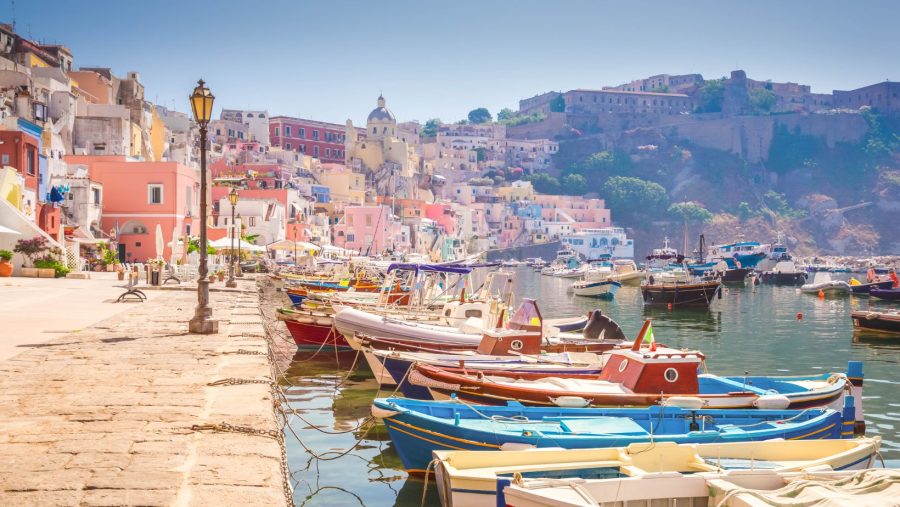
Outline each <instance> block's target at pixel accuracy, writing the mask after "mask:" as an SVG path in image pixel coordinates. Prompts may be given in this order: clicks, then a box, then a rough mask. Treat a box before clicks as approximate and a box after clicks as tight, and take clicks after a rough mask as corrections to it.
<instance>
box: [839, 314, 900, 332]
mask: <svg viewBox="0 0 900 507" xmlns="http://www.w3.org/2000/svg"><path fill="white" fill-rule="evenodd" d="M850 317H851V318H852V319H853V327H854V328H856V329H866V330H870V331H881V332H885V333H893V334H896V335H898V336H900V313H878V312H853V313H852V314H850Z"/></svg>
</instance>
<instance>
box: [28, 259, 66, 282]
mask: <svg viewBox="0 0 900 507" xmlns="http://www.w3.org/2000/svg"><path fill="white" fill-rule="evenodd" d="M34 267H36V268H38V269H52V270H53V271H55V272H56V273H55V276H56V278H60V277H63V276H66V275H67V274H69V268H68V267H66V266H65V265H63V264H62V263H60V262H59V261H58V260H56V259H54V258H53V257H50V256H45V257H41V258H40V259H38V260H36V261H34Z"/></svg>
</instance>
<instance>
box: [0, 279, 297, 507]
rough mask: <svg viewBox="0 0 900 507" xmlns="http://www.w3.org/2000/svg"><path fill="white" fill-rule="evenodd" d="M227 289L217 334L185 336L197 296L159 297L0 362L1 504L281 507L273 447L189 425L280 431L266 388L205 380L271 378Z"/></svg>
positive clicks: (253, 297) (257, 324)
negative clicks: (220, 383) (226, 425)
mask: <svg viewBox="0 0 900 507" xmlns="http://www.w3.org/2000/svg"><path fill="white" fill-rule="evenodd" d="M240 283H241V286H240V287H239V288H241V289H244V290H243V291H241V292H214V293H212V295H211V299H212V305H213V315H214V318H216V319H217V320H219V331H220V332H219V334H217V335H209V336H201V335H191V334H187V321H188V319H190V317H191V315H192V314H193V308H194V305H195V304H196V293H193V292H184V291H160V292H158V293H156V294H154V297H153V298H151V300H150V301H148V302H145V303H131V304H130V305H131V306H130V309H128V310H126V311H125V312H122V313H120V314H118V315H116V316H115V317H112V318H109V319H107V320H105V321H102V322H100V323H98V324H95V325H93V326H90V327H87V328H85V329H82V330H80V331H79V332H77V333H72V334H68V335H65V336H63V337H60V338H57V339H55V340H52V341H48V342H46V343H44V344H43V345H42V346H39V347H35V348H32V349H29V350H26V351H25V352H23V353H21V354H19V355H17V356H15V357H13V358H11V359H8V360H6V361H3V362H0V505H16V506H24V505H85V506H106V505H178V506H184V505H266V506H280V505H285V504H286V503H287V500H286V498H285V493H284V489H283V488H284V486H283V485H284V480H283V479H284V473H283V471H282V470H283V469H282V459H283V446H282V444H281V443H280V440H278V439H276V438H272V437H271V436H266V435H258V434H249V433H242V432H222V431H217V430H221V429H222V426H218V427H214V426H206V427H199V428H196V427H195V428H193V429H192V427H194V426H195V425H215V424H222V423H225V424H230V425H234V426H241V427H249V428H253V429H257V430H264V431H268V432H270V434H271V435H280V428H281V426H280V425H279V423H278V418H277V416H276V414H275V412H274V410H273V400H272V394H271V390H270V386H269V385H268V384H266V383H250V384H238V385H213V386H210V385H208V384H209V383H211V382H214V381H216V380H222V379H228V378H236V379H248V380H261V381H271V380H272V373H271V368H270V365H269V360H268V357H267V356H266V355H254V354H252V353H251V354H247V353H246V352H247V351H251V352H258V353H265V352H266V350H267V347H266V342H265V336H264V331H263V327H262V323H261V318H260V313H259V297H258V294H257V291H256V285H255V282H254V281H253V279H252V278H251V279H250V280H246V279H245V280H244V281H241V282H240ZM45 311H52V310H50V309H45ZM34 318H35V319H40V315H38V314H35V315H34ZM239 351H240V352H239Z"/></svg>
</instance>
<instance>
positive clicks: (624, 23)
mask: <svg viewBox="0 0 900 507" xmlns="http://www.w3.org/2000/svg"><path fill="white" fill-rule="evenodd" d="M0 5H3V9H2V13H0V21H3V22H7V23H8V22H11V21H12V20H13V9H12V7H13V2H12V0H0ZM898 14H900V3H897V2H890V1H887V0H878V1H871V2H862V3H861V4H854V5H852V6H850V5H847V4H845V3H840V2H836V1H834V0H828V1H815V2H814V1H798V2H789V3H782V2H774V1H762V2H754V3H752V4H749V3H748V4H733V5H727V6H723V5H722V4H721V2H713V1H710V0H702V1H697V2H692V3H691V4H690V5H688V6H684V5H673V4H667V3H657V2H648V3H645V4H642V5H641V6H635V5H633V4H623V3H621V2H617V3H616V2H599V1H598V2H594V1H585V0H577V1H570V2H563V3H559V4H548V3H546V2H539V1H536V0H521V1H517V2H508V3H500V2H474V1H472V0H460V1H455V2H453V3H452V4H451V3H433V2H428V3H424V2H413V1H410V0H402V1H394V2H384V3H372V2H365V1H350V0H347V1H334V2H327V3H325V2H322V3H311V2H291V1H288V0H275V1H272V2H265V3H261V4H254V5H252V8H249V7H248V4H246V3H244V2H236V1H234V0H222V1H218V2H217V1H212V0H201V1H196V2H189V3H188V2H181V3H179V2H174V1H172V0H162V1H159V2H153V3H152V4H151V5H149V6H146V5H144V6H142V5H139V4H137V3H134V2H124V3H123V2H117V1H115V0H96V1H92V2H90V8H89V9H87V8H85V5H84V4H81V5H77V4H76V3H73V2H66V1H63V0H43V1H37V0H35V1H30V2H27V3H26V2H24V1H22V0H19V1H18V2H15V21H16V30H17V31H18V32H19V33H20V34H22V35H24V36H26V37H31V38H33V39H36V40H39V41H42V42H46V43H59V44H64V45H66V46H67V47H69V48H70V49H71V50H72V52H73V53H74V55H75V66H76V67H81V66H100V67H110V68H112V69H113V71H114V73H115V74H116V75H120V76H122V75H124V74H125V73H126V72H127V71H132V70H134V71H137V72H139V73H140V74H141V77H142V81H143V83H144V85H145V92H146V95H145V97H146V99H147V100H150V101H153V102H156V103H158V104H160V105H163V106H166V107H169V108H174V109H177V110H180V111H187V110H188V104H187V95H188V94H189V93H190V91H191V89H192V88H193V86H194V83H195V82H196V81H197V79H199V78H201V77H202V78H203V79H205V80H206V81H207V82H208V83H209V86H210V88H211V89H212V91H213V93H214V94H215V95H216V98H217V100H216V106H217V107H216V109H217V110H219V109H221V108H234V109H243V108H248V109H267V110H268V111H269V113H270V115H273V116H274V115H287V116H303V117H308V118H313V119H317V120H322V121H331V122H335V123H343V122H344V120H346V119H347V118H351V119H353V121H354V122H355V123H361V122H363V121H364V119H365V117H366V115H367V114H368V112H369V111H370V110H371V109H372V108H373V107H374V106H375V99H376V97H377V96H378V94H379V93H383V94H384V96H385V98H386V99H387V103H388V107H389V108H391V109H392V110H393V111H394V113H395V114H396V115H397V117H398V118H399V119H400V120H413V119H416V120H419V121H423V122H424V121H425V120H427V119H428V118H433V117H437V118H441V119H442V120H444V121H446V122H452V121H456V120H459V119H461V118H464V117H465V116H466V114H467V112H468V111H469V110H471V109H474V108H476V107H487V108H488V109H489V110H490V111H491V112H492V113H493V114H494V115H496V113H497V111H499V110H500V109H501V108H503V107H509V108H512V109H516V108H517V107H518V101H519V100H520V99H522V98H526V97H530V96H533V95H536V94H539V93H543V92H547V91H552V90H556V91H566V90H570V89H574V88H601V87H603V86H614V85H618V84H622V83H625V82H628V81H631V80H633V79H638V78H643V77H648V76H650V75H654V74H663V73H668V74H687V73H699V74H702V75H703V76H704V77H705V78H707V79H709V78H716V77H721V76H726V75H728V74H729V73H730V71H732V70H734V69H743V70H745V71H747V75H748V76H749V77H751V78H753V79H759V80H766V79H771V80H773V81H779V82H781V81H791V82H796V83H801V84H808V85H811V86H812V91H813V92H816V93H831V91H832V90H835V89H838V90H846V89H853V88H858V87H861V86H865V85H869V84H873V83H876V82H880V81H884V80H885V79H893V80H896V79H897V78H898V74H900V72H898V70H900V63H898V61H900V60H898V59H897V58H896V55H897V54H900V38H897V37H896V36H895V35H893V30H894V28H895V27H894V26H893V24H894V23H895V22H896V21H897V20H898V19H900V16H898ZM204 15H205V16H207V17H206V18H205V19H204V20H202V21H201V17H202V16H204ZM684 18H688V20H687V21H684V20H682V21H677V22H676V21H675V20H680V19H684ZM735 20H738V21H739V23H736V22H735ZM891 55H893V56H891Z"/></svg>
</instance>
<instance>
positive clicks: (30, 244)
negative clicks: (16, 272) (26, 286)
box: [13, 236, 47, 278]
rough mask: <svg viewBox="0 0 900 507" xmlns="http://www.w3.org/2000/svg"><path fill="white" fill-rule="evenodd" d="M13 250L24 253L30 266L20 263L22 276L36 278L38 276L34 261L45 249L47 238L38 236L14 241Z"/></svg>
mask: <svg viewBox="0 0 900 507" xmlns="http://www.w3.org/2000/svg"><path fill="white" fill-rule="evenodd" d="M13 251H14V252H16V253H20V254H22V255H24V256H25V257H26V258H27V259H28V263H29V264H31V267H26V266H25V264H22V276H28V277H32V278H36V277H37V276H38V268H37V267H35V264H34V263H35V260H36V259H38V258H39V257H38V256H39V255H40V254H42V253H44V252H46V251H47V240H46V239H44V238H42V237H40V236H36V237H34V238H31V239H20V240H19V241H17V242H16V246H15V248H13Z"/></svg>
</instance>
